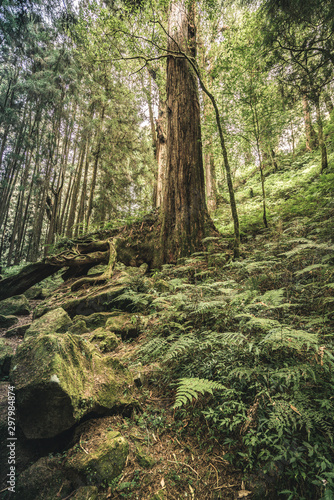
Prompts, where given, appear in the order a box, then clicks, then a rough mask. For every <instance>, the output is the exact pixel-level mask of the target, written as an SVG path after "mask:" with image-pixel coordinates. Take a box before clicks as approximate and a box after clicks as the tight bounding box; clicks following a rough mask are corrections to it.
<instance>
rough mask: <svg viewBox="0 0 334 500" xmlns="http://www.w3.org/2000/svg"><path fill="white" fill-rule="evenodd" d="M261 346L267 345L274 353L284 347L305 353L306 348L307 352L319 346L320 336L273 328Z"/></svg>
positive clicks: (287, 328)
mask: <svg viewBox="0 0 334 500" xmlns="http://www.w3.org/2000/svg"><path fill="white" fill-rule="evenodd" d="M261 344H267V345H268V346H270V348H271V349H272V350H273V351H274V350H276V349H280V348H282V347H288V348H289V349H295V350H297V351H303V350H305V348H306V349H307V350H308V349H311V348H312V349H315V348H316V347H317V344H318V336H317V334H315V333H308V332H304V331H303V330H294V329H293V328H289V327H283V326H282V328H273V329H272V330H271V331H270V333H268V335H266V336H265V337H264V339H263V340H262V341H261V342H260V345H261Z"/></svg>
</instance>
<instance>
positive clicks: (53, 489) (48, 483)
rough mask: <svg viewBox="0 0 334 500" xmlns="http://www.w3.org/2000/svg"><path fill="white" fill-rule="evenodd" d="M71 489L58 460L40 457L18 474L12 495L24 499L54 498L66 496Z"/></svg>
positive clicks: (48, 499)
mask: <svg viewBox="0 0 334 500" xmlns="http://www.w3.org/2000/svg"><path fill="white" fill-rule="evenodd" d="M73 489H74V488H73V485H72V481H71V480H70V479H69V478H68V477H66V476H65V475H64V470H62V468H61V466H60V464H59V460H58V459H57V458H48V457H42V458H40V459H39V460H38V461H37V462H35V463H34V464H33V465H31V466H30V467H29V468H28V469H26V470H25V471H24V472H22V474H20V475H19V477H18V480H17V484H16V491H15V495H14V496H15V497H16V498H22V499H23V498H24V500H55V499H56V498H65V497H67V496H68V495H69V494H71V492H72V491H73ZM59 493H61V496H59V495H58V494H59Z"/></svg>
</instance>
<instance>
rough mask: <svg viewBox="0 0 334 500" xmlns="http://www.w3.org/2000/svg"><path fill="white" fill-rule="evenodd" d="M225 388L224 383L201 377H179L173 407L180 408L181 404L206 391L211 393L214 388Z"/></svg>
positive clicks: (196, 397)
mask: <svg viewBox="0 0 334 500" xmlns="http://www.w3.org/2000/svg"><path fill="white" fill-rule="evenodd" d="M223 389H226V388H225V386H224V385H222V384H219V383H218V382H213V381H212V380H207V379H203V378H202V379H201V378H181V379H180V380H179V386H178V389H177V392H176V398H175V403H174V405H173V408H180V407H181V406H182V405H184V404H186V403H189V402H191V401H193V399H198V396H199V394H204V393H205V392H208V393H210V394H213V391H214V390H223Z"/></svg>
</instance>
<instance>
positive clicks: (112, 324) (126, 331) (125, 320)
mask: <svg viewBox="0 0 334 500" xmlns="http://www.w3.org/2000/svg"><path fill="white" fill-rule="evenodd" d="M140 325H141V316H138V315H134V314H129V313H122V314H118V315H115V316H112V317H111V318H109V319H108V320H107V322H106V328H108V329H109V330H111V331H112V332H114V333H115V334H116V335H121V337H122V340H126V339H129V338H135V337H137V336H138V335H139V327H140Z"/></svg>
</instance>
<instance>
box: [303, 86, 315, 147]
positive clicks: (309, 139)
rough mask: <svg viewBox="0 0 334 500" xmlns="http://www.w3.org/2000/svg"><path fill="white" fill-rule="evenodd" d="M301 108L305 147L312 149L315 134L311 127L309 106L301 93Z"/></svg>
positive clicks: (305, 97)
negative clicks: (302, 111)
mask: <svg viewBox="0 0 334 500" xmlns="http://www.w3.org/2000/svg"><path fill="white" fill-rule="evenodd" d="M303 110H304V124H305V138H306V149H307V150H308V151H313V149H314V148H315V147H316V136H315V132H314V129H313V127H312V122H311V115H310V106H309V103H308V99H307V96H306V94H303Z"/></svg>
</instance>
